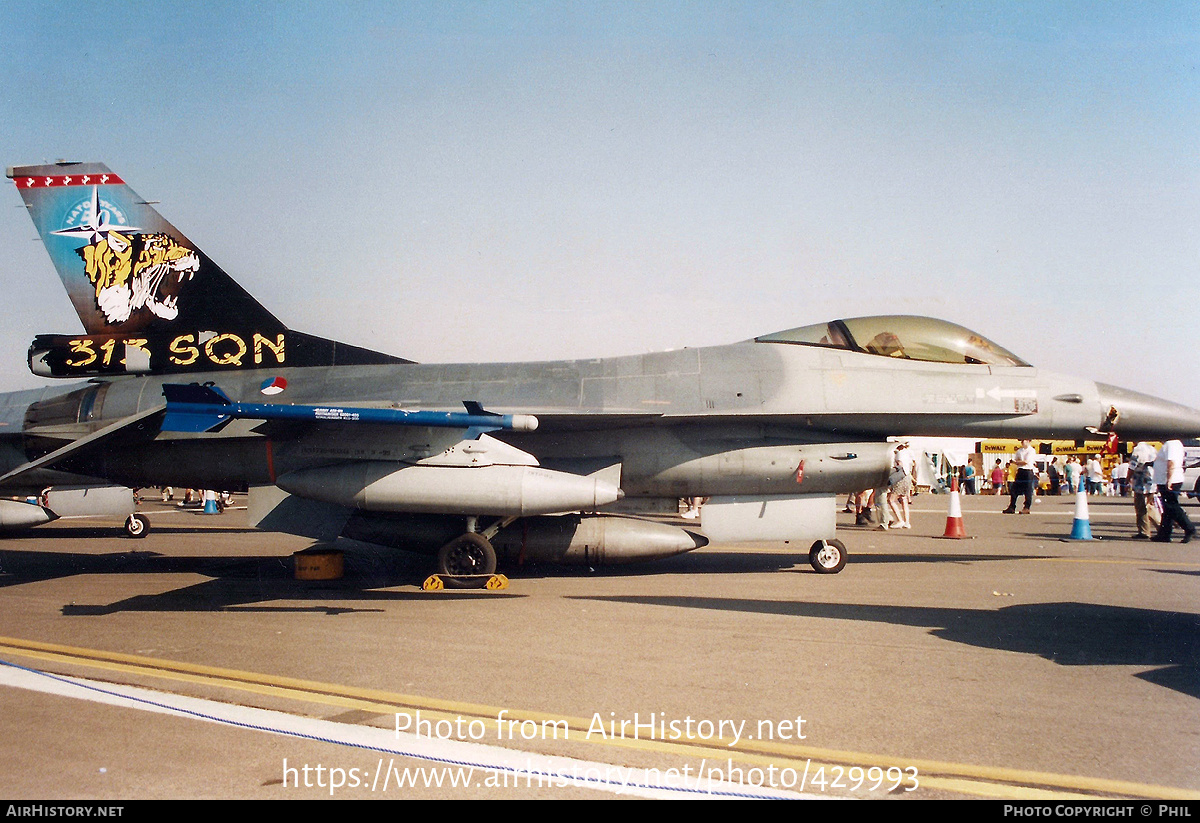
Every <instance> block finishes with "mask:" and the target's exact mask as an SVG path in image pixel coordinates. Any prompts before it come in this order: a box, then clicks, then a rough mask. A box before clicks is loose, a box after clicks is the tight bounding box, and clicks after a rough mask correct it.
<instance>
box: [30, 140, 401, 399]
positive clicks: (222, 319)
mask: <svg viewBox="0 0 1200 823" xmlns="http://www.w3.org/2000/svg"><path fill="white" fill-rule="evenodd" d="M8 176H9V177H10V178H11V179H12V180H13V182H14V183H15V184H16V186H17V189H18V190H19V191H20V193H21V197H22V198H23V199H24V201H25V206H26V208H27V209H28V210H29V214H30V217H31V218H33V222H34V225H35V226H36V227H37V230H38V233H39V234H40V235H41V238H42V242H43V243H44V244H45V247H46V251H47V252H48V253H49V255H50V259H51V260H52V261H53V263H54V266H55V268H56V269H57V270H58V275H59V277H60V278H61V279H62V282H63V285H64V286H65V287H66V290H67V294H68V295H69V297H70V299H71V302H72V304H73V305H74V306H75V311H76V313H78V315H79V319H80V320H81V321H82V322H83V327H84V330H85V332H86V335H83V336H80V335H39V336H38V338H37V339H35V341H34V345H33V346H31V348H30V367H31V368H32V369H33V370H34V372H35V373H38V374H46V375H50V376H72V377H74V376H79V375H84V374H96V373H112V372H118V373H127V372H140V373H147V372H149V373H155V372H184V371H215V370H223V369H229V368H273V367H276V366H312V365H341V364H351V363H359V364H361V363H396V362H399V363H405V362H410V361H406V360H403V359H401V358H396V357H392V356H390V355H385V354H381V353H379V352H373V351H370V350H368V349H362V348H358V347H356V346H347V345H345V344H343V343H335V342H334V341H332V340H325V339H324V338H320V337H314V336H312V335H307V334H302V333H300V332H293V331H291V330H289V329H287V328H286V327H285V326H284V325H283V323H281V322H280V321H279V320H278V318H276V317H275V316H274V315H273V314H272V313H271V312H269V311H267V309H265V308H264V307H263V306H262V305H261V304H260V303H259V302H258V301H257V300H255V299H254V298H253V297H251V296H250V294H249V293H248V292H246V290H245V289H243V288H242V287H241V286H239V285H238V284H237V282H236V281H234V280H233V278H231V277H230V276H229V275H228V274H226V273H225V272H224V270H222V269H221V267H220V266H218V265H217V264H216V263H214V262H213V261H212V260H211V259H210V258H209V257H208V256H207V255H205V254H204V252H202V251H201V250H200V249H198V248H197V247H196V246H195V244H193V243H192V242H191V241H190V240H188V239H187V237H186V236H184V234H183V233H182V232H180V231H179V230H178V229H177V228H175V227H174V226H173V225H171V224H170V223H169V222H168V221H167V220H166V219H164V218H163V217H162V215H160V214H159V213H158V211H156V210H155V209H154V208H153V206H152V205H151V204H150V203H148V202H147V201H145V200H143V199H142V198H140V197H138V196H137V194H135V193H134V191H133V189H131V188H130V187H129V186H128V185H127V184H126V183H125V181H124V180H122V179H121V178H120V177H119V176H118V175H116V174H114V173H113V172H112V171H111V170H109V169H108V167H107V166H104V165H103V164H100V163H55V164H51V165H42V166H16V167H12V168H9V169H8Z"/></svg>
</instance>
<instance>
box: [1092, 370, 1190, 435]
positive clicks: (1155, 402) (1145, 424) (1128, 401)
mask: <svg viewBox="0 0 1200 823" xmlns="http://www.w3.org/2000/svg"><path fill="white" fill-rule="evenodd" d="M1096 391H1097V392H1098V393H1099V395H1100V404H1101V409H1102V413H1103V414H1105V415H1107V414H1108V410H1109V409H1110V408H1112V409H1116V410H1117V412H1118V413H1119V414H1120V417H1119V418H1117V422H1116V424H1115V426H1114V427H1113V428H1114V430H1115V431H1116V432H1117V434H1119V435H1120V436H1121V437H1122V438H1123V439H1126V440H1141V439H1149V440H1167V439H1180V440H1182V439H1184V438H1189V437H1197V436H1200V410H1196V409H1193V408H1191V407H1189V406H1184V405H1181V404H1179V403H1172V402H1171V401H1169V400H1160V399H1159V398H1157V397H1152V396H1150V395H1148V394H1141V393H1139V392H1135V391H1130V390H1128V389H1122V388H1121V387H1120V386H1109V385H1107V384H1105V383H1097V384H1096Z"/></svg>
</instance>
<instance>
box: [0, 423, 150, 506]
mask: <svg viewBox="0 0 1200 823" xmlns="http://www.w3.org/2000/svg"><path fill="white" fill-rule="evenodd" d="M162 410H163V407H162V406H155V407H154V408H152V409H146V410H145V411H143V412H139V413H138V414H135V415H131V416H130V417H125V418H122V419H121V420H118V421H117V422H115V423H112V424H110V425H108V426H105V427H104V428H102V429H100V430H99V431H96V432H92V433H91V434H89V435H88V436H87V437H81V438H79V439H78V440H75V441H73V442H71V443H68V444H67V445H65V446H63V447H62V448H61V449H55V450H54V451H52V452H50V453H49V454H46V455H43V456H41V457H39V458H38V459H37V460H31V461H30V462H28V463H25V464H23V465H21V466H17V467H16V468H15V469H13V470H12V471H10V472H8V473H7V474H5V475H4V476H2V477H0V486H3V485H5V484H8V483H10V482H11V481H13V480H16V479H18V478H20V477H22V476H23V475H26V474H29V473H30V472H33V471H36V470H37V469H49V468H53V467H55V466H58V465H59V464H61V463H63V462H64V461H66V460H74V459H78V458H80V457H83V456H85V455H87V454H90V453H93V452H94V451H96V450H97V449H99V448H100V447H102V446H104V447H108V446H109V445H111V441H112V440H113V439H114V438H115V437H116V436H117V435H122V434H130V433H132V434H134V435H137V434H138V432H142V431H144V429H145V427H144V426H143V423H144V422H145V421H146V420H147V419H148V418H151V417H154V416H155V415H159V414H162Z"/></svg>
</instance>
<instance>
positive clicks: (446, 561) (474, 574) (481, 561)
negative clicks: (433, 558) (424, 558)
mask: <svg viewBox="0 0 1200 823" xmlns="http://www.w3.org/2000/svg"><path fill="white" fill-rule="evenodd" d="M516 519H517V518H515V517H507V518H500V519H499V520H497V521H496V522H495V523H493V524H492V525H491V526H489V527H488V528H486V529H484V530H483V531H482V532H480V531H477V530H476V528H477V519H476V518H474V517H468V518H467V531H466V533H465V534H462V535H459V536H458V537H456V538H454V539H453V540H451V541H450V542H449V543H447V544H446V545H444V546H442V547H441V548H440V549H438V553H437V572H436V573H435V574H433V575H431V576H430V577H429V579H427V580H426V581H425V583H424V585H423V586H422V588H423V589H425V590H426V591H436V590H437V589H442V588H448V589H503V588H506V587H507V586H508V579H507V578H505V577H504V575H502V574H496V550H495V549H494V548H492V541H491V538H493V537H495V536H496V533H497V532H499V531H500V530H501V529H502V528H504V527H505V526H507V525H508V524H510V523H512V522H513V521H514V520H516Z"/></svg>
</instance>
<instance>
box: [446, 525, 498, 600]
mask: <svg viewBox="0 0 1200 823" xmlns="http://www.w3.org/2000/svg"><path fill="white" fill-rule="evenodd" d="M437 569H438V574H439V575H441V576H442V578H443V579H444V580H445V583H446V585H447V586H452V587H454V588H459V589H466V588H482V587H483V586H484V585H485V584H486V583H487V579H488V577H490V576H491V575H493V574H495V573H496V550H495V549H493V548H492V544H491V543H489V542H488V539H487V538H486V537H484V536H483V535H481V534H475V533H473V532H467V533H466V534H464V535H462V536H461V537H456V538H454V539H453V540H451V541H450V542H449V543H447V544H446V545H444V546H442V547H441V548H440V549H438V555H437Z"/></svg>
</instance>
